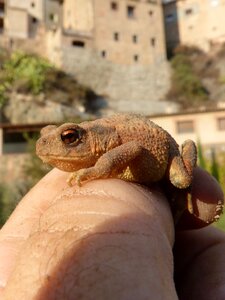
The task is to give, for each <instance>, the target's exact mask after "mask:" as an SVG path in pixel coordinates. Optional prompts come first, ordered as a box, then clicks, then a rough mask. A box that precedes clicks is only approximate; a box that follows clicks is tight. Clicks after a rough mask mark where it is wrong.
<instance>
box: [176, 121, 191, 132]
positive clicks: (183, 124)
mask: <svg viewBox="0 0 225 300" xmlns="http://www.w3.org/2000/svg"><path fill="white" fill-rule="evenodd" d="M176 125H177V133H193V132H194V122H193V121H192V120H187V121H178V122H177V124H176Z"/></svg>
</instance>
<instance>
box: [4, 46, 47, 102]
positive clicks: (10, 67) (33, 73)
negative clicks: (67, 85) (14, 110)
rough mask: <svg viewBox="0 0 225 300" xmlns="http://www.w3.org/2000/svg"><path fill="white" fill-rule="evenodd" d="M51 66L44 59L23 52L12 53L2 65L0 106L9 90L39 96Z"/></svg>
mask: <svg viewBox="0 0 225 300" xmlns="http://www.w3.org/2000/svg"><path fill="white" fill-rule="evenodd" d="M51 68H52V65H51V64H50V63H49V62H48V61H47V60H45V59H43V58H40V57H38V56H35V55H30V54H26V53H23V52H14V53H13V54H12V55H11V57H10V58H9V59H7V60H6V61H5V62H3V63H2V72H1V75H0V106H2V105H3V104H4V103H5V102H6V100H7V92H9V91H10V90H11V89H16V90H20V91H21V90H22V91H23V92H26V93H32V94H35V95H36V94H39V93H40V92H42V90H43V89H44V84H45V79H46V72H47V71H48V70H50V69H51Z"/></svg>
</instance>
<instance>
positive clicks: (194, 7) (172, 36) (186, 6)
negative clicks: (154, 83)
mask: <svg viewBox="0 0 225 300" xmlns="http://www.w3.org/2000/svg"><path fill="white" fill-rule="evenodd" d="M163 2H164V21H165V31H166V43H167V47H168V49H169V51H170V50H172V49H174V47H176V46H177V45H178V44H185V45H195V46H198V47H200V48H201V49H203V50H205V51H209V50H210V49H211V47H212V46H214V45H216V44H220V43H221V42H224V41H225V27H224V15H225V1H224V0H195V1H193V0H185V1H183V0H176V1H173V0H172V1H171V0H170V1H169V0H164V1H163Z"/></svg>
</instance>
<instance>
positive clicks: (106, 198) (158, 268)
mask: <svg viewBox="0 0 225 300" xmlns="http://www.w3.org/2000/svg"><path fill="white" fill-rule="evenodd" d="M45 197H46V195H45ZM173 241H174V229H173V220H172V217H171V213H170V208H169V205H168V203H167V201H166V199H165V198H164V196H163V194H162V193H160V192H159V191H157V190H154V189H153V190H151V191H150V190H149V189H147V188H143V187H141V186H139V185H135V184H131V183H127V182H124V181H121V180H117V179H107V180H95V181H91V182H89V183H87V184H85V185H84V186H83V187H81V188H78V187H76V188H75V187H73V188H67V189H65V190H64V191H62V192H61V193H60V195H59V196H58V198H57V200H56V201H54V203H53V204H52V205H50V206H49V207H48V208H47V209H46V210H45V211H44V212H43V214H42V215H41V217H40V218H39V219H38V220H37V222H36V224H34V227H33V229H32V232H31V234H30V235H29V237H28V239H27V241H26V242H25V244H24V245H23V248H22V250H21V252H20V255H19V257H18V261H17V264H16V267H15V269H14V271H13V272H12V274H11V276H10V278H9V280H8V284H7V286H6V288H5V292H4V299H6V300H7V299H15V298H17V299H24V300H26V299H29V300H30V299H81V298H84V299H109V300H110V299H146V298H152V299H156V300H157V299H168V300H170V299H178V298H177V295H176V291H175V286H174V282H173V255H172V246H173Z"/></svg>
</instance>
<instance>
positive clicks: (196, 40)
mask: <svg viewBox="0 0 225 300" xmlns="http://www.w3.org/2000/svg"><path fill="white" fill-rule="evenodd" d="M224 16H225V1H224V0H185V1H181V0H180V1H179V0H177V1H173V0H171V1H169V0H168V1H160V0H115V1H111V0H23V1H21V0H7V1H6V0H5V1H4V0H0V226H1V225H3V224H4V222H5V220H6V219H7V217H8V215H9V214H10V213H11V211H12V210H13V209H14V207H15V206H16V204H17V203H18V201H19V200H20V199H21V197H22V196H23V195H24V194H25V193H26V192H27V191H28V190H29V189H30V188H31V187H32V186H33V185H34V184H35V183H36V182H37V181H38V180H39V179H40V178H41V177H42V176H43V175H44V174H45V173H47V172H48V171H49V168H48V167H47V166H44V165H43V164H42V163H41V161H40V160H39V159H38V158H37V157H36V155H35V150H34V148H35V141H36V139H37V138H38V135H39V131H40V129H41V128H42V127H44V126H45V125H47V124H60V123H63V122H66V121H73V122H80V121H83V120H90V119H94V118H96V117H101V116H108V115H111V114H113V113H117V112H135V113H142V114H144V115H146V116H148V117H149V118H151V119H152V120H153V121H154V122H156V123H157V124H159V125H161V126H162V127H163V128H165V129H166V130H167V131H168V132H169V133H171V134H172V136H173V137H174V138H175V139H176V141H177V142H178V143H179V144H181V143H182V142H183V141H184V140H186V139H189V138H191V139H193V140H194V141H195V142H196V143H197V144H198V149H199V165H200V166H202V167H203V168H205V169H207V170H208V171H209V172H210V173H211V174H212V175H213V176H214V177H215V178H216V179H217V180H218V181H219V182H220V183H221V186H222V188H223V190H224V191H225V26H224V23H223V21H224V20H223V18H224ZM216 226H219V227H220V228H222V229H224V230H225V218H223V217H222V218H221V220H220V221H219V222H218V223H217V224H216Z"/></svg>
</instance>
